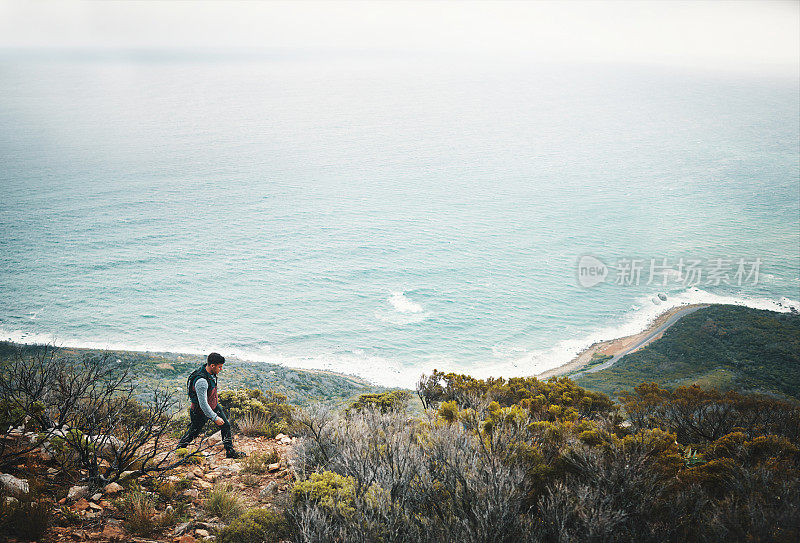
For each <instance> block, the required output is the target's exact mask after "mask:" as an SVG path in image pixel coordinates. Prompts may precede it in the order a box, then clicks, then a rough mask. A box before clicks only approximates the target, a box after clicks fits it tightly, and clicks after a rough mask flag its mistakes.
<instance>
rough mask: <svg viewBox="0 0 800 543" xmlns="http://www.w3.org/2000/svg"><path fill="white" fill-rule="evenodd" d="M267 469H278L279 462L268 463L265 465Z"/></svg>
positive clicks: (279, 466)
mask: <svg viewBox="0 0 800 543" xmlns="http://www.w3.org/2000/svg"><path fill="white" fill-rule="evenodd" d="M267 469H268V470H269V471H278V470H279V469H281V463H280V462H275V463H274V464H270V465H269V466H267Z"/></svg>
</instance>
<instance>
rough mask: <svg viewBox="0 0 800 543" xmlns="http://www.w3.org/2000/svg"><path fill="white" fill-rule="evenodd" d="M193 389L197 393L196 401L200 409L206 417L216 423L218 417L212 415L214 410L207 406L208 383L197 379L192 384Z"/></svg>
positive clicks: (214, 414)
mask: <svg viewBox="0 0 800 543" xmlns="http://www.w3.org/2000/svg"><path fill="white" fill-rule="evenodd" d="M194 389H195V390H196V391H197V401H198V403H199V404H200V409H202V410H203V413H205V415H206V417H208V418H209V419H211V420H212V421H214V422H217V419H218V418H219V416H218V415H217V414H216V413H214V410H213V409H211V406H210V405H208V381H206V380H205V379H203V378H200V379H197V380H196V381H195V382H194Z"/></svg>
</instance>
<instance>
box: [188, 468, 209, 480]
mask: <svg viewBox="0 0 800 543" xmlns="http://www.w3.org/2000/svg"><path fill="white" fill-rule="evenodd" d="M190 473H192V474H194V476H195V477H199V478H200V479H202V478H203V475H205V473H204V472H203V469H202V468H194V469H193V470H192V471H191V472H190Z"/></svg>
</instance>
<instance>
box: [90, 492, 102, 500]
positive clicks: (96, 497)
mask: <svg viewBox="0 0 800 543" xmlns="http://www.w3.org/2000/svg"><path fill="white" fill-rule="evenodd" d="M102 498H103V495H102V494H100V493H99V492H98V493H97V494H93V495H92V501H93V502H99V501H100V500H101V499H102Z"/></svg>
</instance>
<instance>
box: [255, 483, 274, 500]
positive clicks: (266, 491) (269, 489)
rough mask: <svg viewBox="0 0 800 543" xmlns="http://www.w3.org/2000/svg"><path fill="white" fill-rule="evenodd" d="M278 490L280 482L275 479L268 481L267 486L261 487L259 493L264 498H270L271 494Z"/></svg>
mask: <svg viewBox="0 0 800 543" xmlns="http://www.w3.org/2000/svg"><path fill="white" fill-rule="evenodd" d="M277 491H278V483H276V482H275V481H270V482H269V483H267V486H265V487H264V488H262V489H261V492H260V493H259V495H260V496H261V497H262V498H268V497H269V496H272V495H273V494H275V493H276V492H277Z"/></svg>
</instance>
